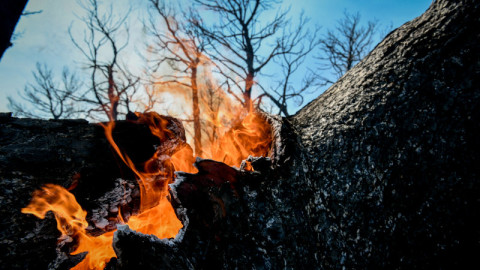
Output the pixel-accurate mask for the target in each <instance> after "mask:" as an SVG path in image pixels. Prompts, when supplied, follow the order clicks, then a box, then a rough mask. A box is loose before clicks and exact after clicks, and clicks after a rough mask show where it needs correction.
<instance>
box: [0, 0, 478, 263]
mask: <svg viewBox="0 0 480 270" xmlns="http://www.w3.org/2000/svg"><path fill="white" fill-rule="evenodd" d="M478 29H480V3H478V2H477V1H474V0H464V1H447V0H439V1H436V2H435V3H434V4H432V6H431V7H430V8H429V10H427V12H426V13H425V14H423V15H422V16H420V17H419V18H417V19H415V20H413V21H411V22H409V23H407V24H405V25H404V26H402V27H400V28H399V29H397V30H395V31H393V32H392V33H390V34H389V35H388V36H387V38H386V39H385V40H384V41H383V42H382V43H380V44H379V45H378V46H377V47H376V48H375V50H374V51H373V52H372V53H370V54H369V55H368V56H367V57H366V58H365V59H364V60H363V61H362V62H360V63H359V64H358V65H357V66H356V67H354V68H353V69H352V70H350V71H349V72H348V73H347V74H345V75H344V76H343V77H342V78H341V79H340V80H339V81H338V82H337V83H336V84H334V85H333V86H332V87H331V88H330V89H329V90H328V91H327V92H326V93H325V94H323V95H321V96H320V97H319V98H318V99H316V100H314V101H313V102H311V103H310V104H309V105H307V106H306V107H305V108H304V109H302V110H301V111H300V112H299V113H298V114H297V115H295V116H293V117H291V118H287V119H281V118H278V117H268V119H269V122H270V123H271V125H272V127H273V132H274V136H273V137H274V143H273V147H272V149H271V152H270V154H269V157H268V158H253V157H250V158H249V159H248V161H249V162H250V164H251V166H252V167H253V168H254V171H253V172H250V171H247V170H244V168H243V167H242V168H239V169H237V168H231V167H228V166H226V165H225V164H223V163H220V162H216V161H210V160H197V161H196V163H195V165H196V167H197V168H198V171H199V172H198V173H197V174H187V173H182V172H177V175H178V177H177V181H176V182H175V183H174V184H173V185H172V186H171V195H172V204H173V205H174V207H175V209H176V211H177V215H178V217H179V218H180V220H181V221H182V222H183V224H184V228H183V229H182V230H181V231H180V233H179V234H178V235H177V237H176V238H175V239H157V238H156V237H154V236H147V235H142V234H140V233H137V232H134V231H131V230H130V229H129V228H128V227H127V226H123V227H121V228H119V229H118V230H117V232H116V233H115V236H114V240H113V246H114V249H115V252H116V254H117V256H118V258H117V259H113V260H112V261H111V262H110V263H109V264H108V266H107V268H108V269H171V268H178V269H194V268H197V269H207V268H208V269H209V268H214V269H217V268H220V269H231V268H241V269H253V268H261V269H282V268H299V269H310V268H315V269H342V268H346V269H377V268H382V269H412V268H422V269H425V268H427V269H428V268H435V269H451V268H459V269H461V268H462V267H463V268H466V266H469V265H477V264H478V263H477V262H476V255H477V254H479V253H480V237H479V235H480V222H479V221H478V220H480V211H479V210H478V209H480V200H479V198H480V178H479V174H480V167H478V162H479V159H480V143H479V141H478V139H477V138H478V137H479V136H480V108H479V105H480V92H479V86H480V74H479V73H480V68H479V63H480V47H479V45H478V40H480V39H479V38H480V32H478ZM172 121H174V120H172ZM47 123H48V124H47ZM1 125H2V129H1V130H0V132H2V133H1V137H0V138H1V141H0V143H1V146H2V148H0V150H1V151H2V152H1V154H2V155H1V158H2V160H1V161H2V162H1V163H0V168H1V170H0V175H1V178H2V181H1V182H0V185H1V188H0V191H1V192H2V195H1V196H2V197H3V198H2V200H1V201H2V204H3V205H2V207H1V208H0V209H1V211H2V216H10V217H11V218H10V219H7V220H8V221H7V222H6V223H2V225H1V226H2V227H1V228H0V229H1V233H2V234H1V236H2V238H1V243H2V251H1V254H2V257H1V260H2V263H1V264H0V265H1V267H5V266H7V267H8V268H10V269H12V268H16V269H21V268H25V267H27V268H28V266H32V265H33V266H39V267H40V266H47V265H48V264H49V263H50V262H51V260H52V259H53V258H55V250H54V249H55V248H54V245H55V239H56V237H57V236H58V235H57V234H56V232H55V230H56V229H55V225H54V224H53V223H54V222H53V220H52V219H49V220H48V221H46V222H45V221H39V220H37V219H36V218H34V217H29V216H25V215H22V214H20V212H19V211H18V209H19V208H20V207H23V206H25V205H26V204H27V203H28V200H29V196H30V192H31V191H33V189H35V188H36V187H37V186H36V185H38V184H41V183H44V182H55V181H58V182H57V183H64V182H62V181H64V175H73V174H74V171H75V170H78V168H84V167H87V168H88V165H89V162H90V161H89V160H95V157H94V156H96V155H97V154H96V153H97V151H98V150H99V149H101V147H100V146H98V145H103V147H104V149H106V150H105V151H107V153H109V152H108V151H109V149H108V146H106V145H105V144H104V143H105V142H104V141H103V143H100V144H95V141H97V140H104V139H103V134H101V133H102V131H95V130H96V129H97V128H98V127H95V126H93V125H87V124H86V123H79V122H75V121H73V122H72V121H70V122H69V121H47V122H46V121H40V120H19V119H14V118H8V117H6V118H5V117H4V118H2V120H1ZM31 125H35V128H31V127H29V126H31ZM129 129H130V127H128V128H127V130H129ZM66 130H67V131H66ZM20 131H21V132H20ZM22 132H23V133H22ZM95 132H96V133H95ZM126 132H127V131H126ZM133 132H134V133H133V134H137V133H139V132H140V131H138V130H136V131H133ZM127 133H129V131H128V132H127ZM181 133H182V132H179V134H180V135H179V136H180V137H181V136H184V135H181ZM64 136H65V141H64V142H65V143H64V144H66V145H68V147H67V146H65V147H56V149H58V150H55V148H52V146H54V147H55V146H57V145H59V143H60V145H61V144H62V141H63V140H64ZM69 136H72V139H71V140H70V141H69V140H68V139H66V138H68V137H69ZM181 138H183V137H181ZM88 140H90V141H88ZM34 141H37V143H38V145H39V146H32V143H33V144H34ZM87 141H88V142H87ZM127 141H128V142H131V140H127ZM140 141H142V142H144V143H145V144H153V145H154V144H155V142H152V141H150V142H148V141H145V140H140ZM180 141H182V139H181V140H180ZM14 142H16V143H14ZM68 142H69V143H68ZM125 143H126V142H125ZM77 144H78V145H77ZM92 145H93V146H92ZM132 148H134V149H135V148H136V147H132ZM17 149H23V150H17ZM146 149H149V150H147V151H146V152H145V156H147V155H148V154H151V153H153V152H152V151H153V150H152V146H147V147H146ZM15 151H17V152H15ZM18 151H19V152H18ZM56 151H58V152H59V153H60V157H62V156H63V157H65V158H58V157H57V154H56ZM62 151H63V152H62ZM68 151H70V152H68ZM149 151H150V152H149ZM147 152H148V153H147ZM64 153H65V154H64ZM82 153H83V154H82ZM52 156H53V157H54V158H52ZM92 156H93V157H92ZM140 156H143V155H140ZM72 157H73V158H72ZM67 158H71V160H70V161H67V160H66V159H67ZM89 158H90V159H89ZM92 158H93V159H92ZM102 160H103V161H102V162H110V163H111V166H117V165H116V164H115V162H114V161H112V160H114V158H113V157H112V156H110V157H106V156H105V159H102ZM138 160H142V158H140V157H138ZM50 161H53V164H57V163H58V165H54V167H52V163H51V162H50ZM5 162H6V163H5ZM82 162H83V163H82ZM85 162H86V163H85ZM95 162H97V161H95ZM16 163H19V165H15V164H16ZM4 164H6V165H4ZM99 164H102V163H101V162H100V163H95V164H91V166H92V167H93V168H97V167H96V166H99ZM245 164H247V163H245ZM46 165H48V167H46V168H53V169H43V167H44V166H46ZM35 166H36V169H31V168H34V167H35ZM55 166H58V167H55ZM101 167H104V166H103V165H102V166H101ZM55 168H56V169H55ZM115 168H117V170H118V166H117V167H115ZM37 170H38V172H37ZM34 171H35V172H34ZM108 173H109V174H110V173H111V172H108ZM82 175H84V174H82ZM113 175H116V176H117V175H120V174H119V173H118V172H117V174H113ZM82 177H83V176H82ZM105 177H110V178H109V179H110V180H109V183H111V184H110V186H107V187H103V188H102V187H100V188H99V189H103V190H92V189H91V186H89V187H88V188H85V189H84V190H83V191H82V189H81V186H80V184H79V186H78V188H77V189H78V190H77V191H74V192H77V193H79V194H76V196H78V198H80V199H79V200H84V202H85V203H86V205H88V202H89V201H90V200H92V199H91V198H92V197H97V198H98V197H101V196H100V195H101V194H105V192H106V191H108V190H111V188H115V187H114V184H113V183H114V181H113V180H114V178H115V177H113V176H111V175H110V176H109V175H105ZM127 178H128V177H127ZM97 180H98V179H97ZM96 182H100V181H96ZM32 183H33V185H32ZM69 184H70V183H67V184H65V183H64V186H68V185H69ZM14 192H15V193H18V195H17V194H15V195H13V194H14ZM82 192H83V193H82ZM90 192H93V194H94V195H95V196H94V195H92V196H90V195H88V194H90ZM82 194H83V195H82ZM89 196H90V197H89ZM82 197H83V199H82ZM97 201H98V200H97ZM82 205H83V204H82ZM86 208H87V207H86ZM90 208H94V207H93V206H92V207H90ZM87 209H88V208H87ZM18 224H22V225H21V227H22V228H19V227H15V226H17V225H18ZM35 224H37V225H35ZM23 226H26V227H23ZM35 226H36V227H35ZM30 233H31V234H32V236H30V237H29V236H28V235H30ZM42 239H47V240H48V241H49V242H48V243H45V244H43V242H41V241H43V240H42ZM32 246H33V247H32ZM3 249H5V250H3ZM12 254H13V255H12ZM40 254H43V255H42V256H40ZM65 265H66V264H65Z"/></svg>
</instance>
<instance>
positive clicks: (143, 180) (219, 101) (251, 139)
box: [22, 69, 272, 269]
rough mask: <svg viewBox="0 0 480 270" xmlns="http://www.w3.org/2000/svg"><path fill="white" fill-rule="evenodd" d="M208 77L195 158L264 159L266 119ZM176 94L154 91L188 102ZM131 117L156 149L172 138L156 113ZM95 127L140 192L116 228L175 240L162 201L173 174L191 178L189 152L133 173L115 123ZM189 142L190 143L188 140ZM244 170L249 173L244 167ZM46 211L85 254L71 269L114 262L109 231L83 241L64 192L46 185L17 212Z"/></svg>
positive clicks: (173, 220)
mask: <svg viewBox="0 0 480 270" xmlns="http://www.w3.org/2000/svg"><path fill="white" fill-rule="evenodd" d="M208 71H209V70H208V69H205V70H204V75H205V76H204V77H205V78H207V79H204V80H203V81H199V89H201V98H200V107H201V111H202V112H203V113H202V115H201V118H202V119H201V120H202V125H204V126H203V133H204V134H203V135H202V138H203V139H202V141H201V144H202V148H203V151H202V156H201V157H202V158H208V159H213V160H217V161H221V162H224V163H225V164H227V165H230V166H236V167H240V164H241V162H242V160H244V159H246V158H247V157H248V156H249V155H252V156H266V155H267V154H268V151H269V149H270V145H271V142H272V130H271V127H270V125H269V124H268V122H267V121H266V119H265V118H264V117H263V116H262V115H261V114H260V113H258V112H254V111H245V110H244V109H243V108H242V107H241V106H238V105H235V103H234V101H233V100H232V99H231V98H230V97H229V96H228V95H226V93H225V92H223V90H221V88H220V87H218V86H216V85H213V84H212V81H214V80H213V79H212V77H211V74H210V73H208ZM179 88H181V87H171V86H168V87H167V89H166V90H165V89H160V90H159V89H156V90H155V92H157V93H158V92H160V93H162V92H163V93H168V94H169V95H173V96H175V95H176V96H178V95H180V96H182V98H183V99H184V100H188V97H187V96H188V95H187V94H186V92H185V91H178V89H179ZM184 107H185V104H182V105H181V107H179V108H177V110H176V111H179V112H182V111H185V110H184ZM136 115H137V117H138V118H139V119H138V120H137V122H138V123H143V124H146V125H148V127H149V128H150V131H151V133H152V134H153V135H154V136H156V137H157V138H158V139H159V140H160V142H161V143H164V142H166V141H168V140H171V139H174V137H175V136H176V135H175V133H174V132H172V131H171V130H169V128H168V127H167V125H168V123H169V122H168V120H166V118H164V117H161V116H159V115H158V114H156V113H144V114H138V113H136ZM184 124H185V129H186V131H187V133H188V131H189V129H192V127H191V126H188V123H184ZM101 125H102V126H103V128H104V129H105V136H106V138H107V140H108V141H109V143H110V144H111V146H112V147H113V149H114V150H115V151H116V153H117V154H118V156H119V157H120V158H121V160H122V161H123V162H124V163H125V164H126V165H127V166H128V167H129V168H130V169H131V170H132V172H133V173H134V174H135V175H136V178H137V181H138V186H139V189H140V207H139V213H138V214H137V215H133V216H131V217H130V218H129V219H128V220H127V221H126V222H125V220H124V218H123V217H122V215H121V213H120V211H119V215H118V218H117V219H118V223H126V224H128V225H129V227H130V228H131V229H132V230H135V231H138V232H141V233H144V234H153V235H156V236H157V237H159V238H173V237H175V236H176V235H177V233H178V232H179V230H180V229H181V228H182V226H183V225H182V223H181V222H180V221H179V220H178V218H177V216H176V214H175V211H174V209H173V207H172V205H171V203H170V202H169V200H168V199H167V198H168V196H169V192H168V184H170V183H172V182H173V181H174V177H175V176H174V171H184V172H189V173H195V172H196V169H195V167H194V166H193V163H194V157H193V150H192V148H191V147H190V145H188V144H185V145H177V147H178V148H179V149H176V152H175V153H173V154H172V153H165V152H163V151H173V150H172V149H157V151H156V152H155V154H154V155H153V156H152V158H151V159H150V160H148V161H147V162H145V164H144V166H143V168H137V167H136V165H135V164H134V162H133V161H132V160H131V159H130V158H129V157H128V156H127V155H126V154H125V153H124V152H123V151H122V150H121V149H120V147H119V146H118V145H117V143H116V142H115V140H114V138H113V135H112V132H113V130H114V128H115V122H113V121H110V122H108V123H106V124H101ZM190 133H192V132H190ZM190 140H191V141H192V138H190ZM193 140H195V138H193ZM162 145H163V144H162ZM167 145H168V143H167ZM244 169H245V170H248V171H253V167H252V166H251V164H250V163H248V162H247V164H246V166H245V167H244ZM48 211H52V212H53V213H54V215H55V219H56V221H57V228H58V230H59V231H60V232H61V233H62V235H63V236H67V237H71V238H72V239H74V240H75V243H77V244H76V248H75V250H74V251H73V252H72V253H71V254H72V255H75V254H79V253H82V252H88V254H87V255H86V257H85V259H84V260H83V261H82V262H80V263H79V264H78V265H76V266H75V267H73V268H72V269H103V268H104V267H105V266H106V264H107V263H108V262H109V261H110V259H111V258H113V257H116V254H115V252H114V250H113V248H112V240H113V235H114V232H115V231H109V232H106V233H104V234H102V235H100V236H92V235H89V234H88V232H87V231H86V228H87V227H88V222H87V221H86V215H87V213H86V211H84V210H83V209H82V208H81V206H80V205H79V204H78V203H77V201H76V199H75V197H74V196H73V194H71V193H70V192H69V191H67V190H66V189H64V188H63V187H60V186H57V185H53V184H47V185H45V186H44V187H43V188H42V189H41V190H38V191H35V192H34V193H33V198H32V201H31V202H30V204H29V205H28V206H27V207H25V208H23V209H22V213H29V214H33V215H35V216H37V217H39V218H41V219H43V218H45V214H46V212H48Z"/></svg>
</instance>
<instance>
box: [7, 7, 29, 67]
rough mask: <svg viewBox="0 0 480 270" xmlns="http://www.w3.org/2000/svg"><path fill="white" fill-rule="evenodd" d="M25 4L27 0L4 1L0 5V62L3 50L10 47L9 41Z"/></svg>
mask: <svg viewBox="0 0 480 270" xmlns="http://www.w3.org/2000/svg"><path fill="white" fill-rule="evenodd" d="M27 2H28V0H5V1H2V4H1V5H0V60H1V59H2V56H3V53H4V52H5V50H6V49H8V47H10V46H12V43H11V41H10V40H11V38H12V35H13V32H14V31H15V26H16V25H17V22H18V21H19V20H20V17H21V16H22V12H23V9H24V8H25V6H26V5H27Z"/></svg>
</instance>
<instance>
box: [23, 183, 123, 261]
mask: <svg viewBox="0 0 480 270" xmlns="http://www.w3.org/2000/svg"><path fill="white" fill-rule="evenodd" d="M48 211H52V212H53V213H54V215H55V219H56V220H57V229H58V230H59V231H60V232H61V233H62V235H63V236H68V237H71V238H73V239H75V240H76V241H77V243H78V246H77V248H76V249H75V250H74V251H73V252H72V253H71V254H72V255H76V254H80V253H82V252H86V251H88V254H87V256H86V257H85V259H84V260H83V261H82V262H80V263H79V264H78V265H76V266H75V267H73V268H72V269H103V268H104V267H105V265H106V263H108V261H110V259H111V258H112V257H115V252H114V251H113V248H112V245H111V243H112V239H113V232H107V233H105V234H103V235H100V236H98V237H92V236H90V235H88V234H87V233H86V231H85V229H86V228H87V226H88V223H87V220H86V219H85V218H86V216H87V212H85V211H84V210H83V209H82V208H81V207H80V205H79V204H78V202H77V200H76V199H75V197H74V196H73V194H71V193H70V192H68V191H67V190H66V189H64V188H63V187H61V186H57V185H53V184H47V185H45V187H43V188H42V189H41V190H37V191H35V192H34V193H33V199H32V201H31V202H30V204H29V205H28V206H27V207H25V208H23V209H22V213H24V214H34V215H35V216H37V217H38V218H41V219H44V218H45V214H46V213H47V212H48Z"/></svg>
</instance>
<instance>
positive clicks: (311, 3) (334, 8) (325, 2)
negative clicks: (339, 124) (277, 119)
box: [0, 0, 432, 112]
mask: <svg viewBox="0 0 480 270" xmlns="http://www.w3.org/2000/svg"><path fill="white" fill-rule="evenodd" d="M110 1H111V2H112V3H115V8H116V9H118V10H122V9H125V8H127V6H128V5H131V4H132V3H134V6H133V9H134V11H133V13H132V16H130V17H131V18H130V19H131V25H132V26H135V25H136V24H135V22H136V21H138V20H139V19H140V18H141V13H142V12H141V11H142V10H141V9H142V7H144V5H143V2H145V0H143V1H139V0H136V1H128V0H116V1H114V0H104V2H107V3H108V2H110ZM431 2H432V1H431V0H284V4H283V5H284V6H285V7H287V6H290V7H291V14H292V16H294V15H295V14H298V13H299V12H300V11H301V10H302V9H303V10H304V11H305V15H307V16H308V17H310V18H311V22H312V23H315V24H318V25H320V26H321V27H322V30H326V29H328V28H332V27H333V26H334V25H335V23H336V21H337V20H338V19H340V18H341V17H342V15H343V12H344V11H345V10H347V11H348V12H349V13H355V12H359V13H360V14H361V16H362V21H363V22H365V21H367V20H373V19H377V20H378V21H379V23H380V24H382V25H383V26H387V25H390V24H391V25H392V26H393V28H397V27H398V26H400V25H402V24H403V23H405V22H407V21H409V20H411V19H413V18H415V17H417V16H419V15H420V14H422V13H423V12H424V11H425V10H426V9H427V8H428V7H429V5H430V4H431ZM26 9H27V10H29V11H36V10H42V12H41V13H39V14H35V15H30V16H26V17H23V18H21V20H20V22H19V24H18V25H17V28H16V31H15V33H16V35H17V38H16V39H15V40H14V42H13V43H14V46H13V47H11V48H9V49H8V50H7V51H6V52H5V54H4V56H3V58H2V60H1V61H0V112H3V111H8V108H7V96H12V97H14V98H17V94H16V93H17V92H18V91H21V90H22V89H23V88H24V86H25V84H26V83H27V82H32V81H33V76H32V73H31V72H32V70H34V69H35V64H36V63H37V62H44V63H47V64H49V66H51V67H52V68H53V71H54V73H57V74H60V72H61V69H62V67H63V66H69V67H71V69H73V70H81V69H80V68H79V67H80V66H81V65H82V62H81V59H82V58H81V56H80V55H79V53H78V51H77V50H76V49H75V48H74V47H73V44H72V42H71V40H70V37H69V35H68V28H69V26H70V25H71V24H72V22H73V24H74V27H75V26H77V25H80V22H79V20H78V18H77V16H76V15H75V14H80V13H81V10H80V8H79V7H78V4H77V3H76V1H75V0H30V1H29V3H28V5H27V8H26ZM140 32H141V31H138V29H134V30H133V31H132V35H131V41H130V44H131V47H129V48H128V50H130V51H131V55H132V59H134V58H135V54H137V53H138V51H139V48H138V47H136V45H134V44H138V43H141V42H136V41H139V40H141V39H142V38H144V37H142V35H141V34H140ZM74 34H75V33H74ZM79 34H80V33H79ZM378 41H380V40H377V42H378ZM134 63H135V61H134V60H132V64H133V65H134ZM319 94H320V92H317V93H314V94H313V95H311V96H309V98H310V99H311V98H314V97H316V96H318V95H319ZM308 101H309V100H306V103H307V102H308ZM304 104H305V103H304ZM297 109H298V108H297ZM292 111H296V109H294V110H292Z"/></svg>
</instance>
